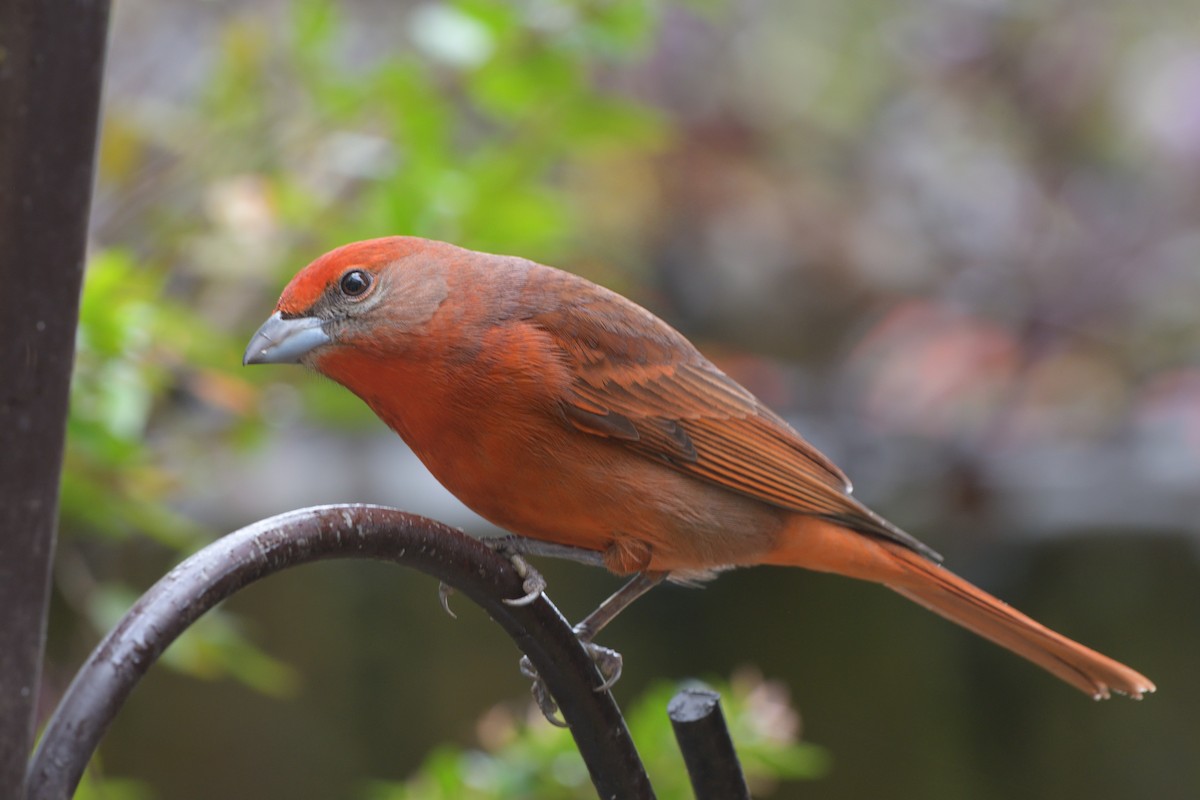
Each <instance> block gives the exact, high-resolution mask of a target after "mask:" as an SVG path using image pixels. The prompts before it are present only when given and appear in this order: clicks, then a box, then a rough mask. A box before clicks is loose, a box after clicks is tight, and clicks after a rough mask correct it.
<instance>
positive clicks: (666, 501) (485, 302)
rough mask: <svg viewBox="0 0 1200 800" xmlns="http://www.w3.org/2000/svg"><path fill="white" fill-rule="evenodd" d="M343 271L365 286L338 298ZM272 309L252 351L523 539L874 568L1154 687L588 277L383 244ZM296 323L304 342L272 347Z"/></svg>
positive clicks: (1108, 681) (705, 558)
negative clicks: (318, 388)
mask: <svg viewBox="0 0 1200 800" xmlns="http://www.w3.org/2000/svg"><path fill="white" fill-rule="evenodd" d="M353 271H361V273H362V277H363V278H364V279H365V280H366V281H367V282H369V288H367V289H366V290H365V291H362V292H361V293H357V294H355V295H353V296H349V295H348V294H347V293H346V292H345V291H343V284H342V281H343V278H344V276H346V275H347V274H348V273H350V272H353ZM346 285H347V286H348V287H349V288H351V289H353V290H357V289H358V288H359V286H360V285H361V284H359V283H358V282H357V279H356V280H355V281H354V282H352V283H349V284H346ZM277 312H278V313H277V316H278V317H281V319H276V318H272V320H271V321H268V324H267V325H264V326H263V329H262V330H261V331H260V333H259V335H258V336H256V338H255V340H254V342H252V343H251V347H250V349H249V350H248V351H247V361H248V362H269V361H283V360H289V361H290V360H300V361H301V362H302V363H305V364H307V365H308V366H310V367H312V368H313V369H315V370H317V371H318V372H321V373H323V374H325V375H327V376H328V377H330V378H332V379H333V380H335V381H337V382H338V383H341V384H342V385H343V386H345V387H346V388H348V389H350V390H351V391H353V392H354V393H355V394H357V395H358V396H359V397H361V398H362V399H363V400H364V401H365V402H366V403H367V404H368V405H369V406H370V407H371V408H372V409H373V410H374V411H375V413H376V414H378V415H379V416H380V418H381V419H383V421H384V422H385V423H387V424H388V425H389V426H390V427H391V428H392V429H393V430H395V431H396V432H397V433H399V434H400V436H401V437H403V438H404V440H405V441H406V442H407V443H408V444H409V446H410V447H412V449H413V450H414V452H416V454H417V455H418V456H419V457H420V458H421V460H422V461H423V462H424V463H425V465H426V466H427V467H428V468H429V470H430V471H431V472H432V473H433V474H434V476H436V477H437V479H438V480H439V481H441V482H442V483H443V484H444V485H445V486H446V488H448V489H449V490H450V491H451V492H453V493H454V494H455V495H456V496H457V497H458V498H459V499H461V500H462V501H463V502H464V503H465V504H466V505H468V506H469V507H471V508H472V509H474V510H475V511H477V512H478V513H479V514H481V515H482V516H484V517H486V518H487V519H489V520H491V521H492V522H494V523H496V524H497V525H499V526H501V527H503V528H506V529H508V530H511V531H513V532H514V533H518V534H521V535H524V536H529V537H532V538H536V539H542V540H545V541H550V542H556V543H559V544H565V545H570V546H573V547H577V548H583V549H587V550H593V551H597V552H600V553H602V554H603V557H604V560H605V563H606V564H607V565H608V567H609V568H610V569H611V570H613V571H614V572H618V573H631V572H639V571H656V572H657V571H663V572H669V573H672V574H673V575H674V576H676V577H679V578H685V579H686V578H697V577H705V576H708V575H710V574H712V573H714V572H716V571H719V570H721V569H723V568H727V567H730V566H748V565H754V564H780V565H787V566H797V567H806V568H808V569H814V570H820V571H823V572H833V573H839V574H843V575H848V576H850V577H854V578H859V579H862V580H868V581H874V582H877V583H881V584H884V585H887V586H889V587H891V588H893V589H895V590H896V591H897V592H899V593H900V594H903V595H904V596H906V597H909V598H910V599H912V600H914V601H916V602H918V603H921V604H922V605H925V606H926V607H928V608H930V609H931V610H933V611H935V612H937V613H939V614H942V615H943V616H945V617H947V618H949V619H951V620H953V621H955V622H957V623H959V624H961V625H963V626H965V627H967V628H969V629H971V630H973V631H975V632H976V633H979V634H980V635H982V636H985V637H987V638H989V639H991V640H992V641H995V642H997V643H998V644H1000V645H1002V646H1004V647H1007V648H1009V649H1011V650H1013V651H1014V652H1017V653H1019V654H1020V655H1023V656H1025V657H1026V658H1028V659H1030V660H1031V661H1033V662H1035V663H1037V664H1039V665H1040V666H1042V667H1044V668H1045V669H1047V670H1049V671H1050V672H1052V673H1053V674H1055V675H1057V676H1058V677H1060V678H1062V679H1063V680H1065V681H1067V682H1069V683H1071V684H1072V685H1074V686H1076V687H1078V688H1080V689H1082V690H1083V691H1085V692H1088V693H1089V694H1092V695H1094V696H1096V697H1106V696H1108V692H1109V690H1110V689H1111V690H1115V691H1118V692H1122V693H1124V694H1129V695H1131V696H1134V697H1141V695H1142V694H1143V693H1144V692H1149V691H1153V690H1154V684H1153V683H1151V682H1150V681H1149V680H1148V679H1147V678H1145V677H1144V676H1142V675H1140V674H1138V673H1137V672H1135V671H1134V670H1132V669H1129V668H1128V667H1125V666H1123V665H1121V664H1118V663H1117V662H1115V661H1113V660H1111V659H1109V658H1106V657H1105V656H1102V655H1100V654H1099V653H1096V652H1094V651H1092V650H1089V649H1088V648H1085V647H1083V646H1082V645H1079V644H1077V643H1075V642H1072V641H1070V640H1069V639H1066V638H1064V637H1062V636H1059V635H1058V634H1056V633H1053V632H1052V631H1049V630H1048V629H1046V628H1044V627H1042V626H1041V625H1039V624H1038V623H1036V622H1034V621H1033V620H1031V619H1029V618H1028V617H1026V616H1024V615H1022V614H1020V613H1019V612H1017V611H1015V610H1013V609H1010V608H1009V607H1008V606H1007V605H1005V604H1004V603H1002V602H1000V601H999V600H997V599H995V598H993V597H991V596H990V595H988V594H986V593H985V592H983V591H981V590H980V589H978V588H976V587H974V586H972V585H971V584H969V583H967V582H966V581H964V580H962V579H961V578H958V577H957V576H955V575H953V574H952V573H950V572H949V571H948V570H946V569H944V568H942V567H940V566H938V564H937V563H936V562H937V561H939V560H940V558H939V557H938V556H937V554H936V553H934V552H933V551H932V550H930V549H929V548H927V547H926V546H925V545H923V544H921V543H920V542H918V541H917V540H916V539H914V538H913V537H911V536H909V535H908V534H906V533H904V532H903V531H901V530H900V529H898V528H896V527H895V526H894V525H892V524H891V523H889V522H887V521H886V520H884V519H882V518H881V517H879V516H878V515H876V514H874V513H873V512H871V511H870V510H869V509H867V508H866V507H865V506H863V505H862V504H860V503H859V502H858V501H856V500H854V499H853V497H851V495H850V486H849V483H848V481H847V480H846V477H845V475H843V473H842V472H841V470H839V469H838V468H837V467H836V466H835V465H834V464H833V463H832V462H830V461H829V460H828V459H827V458H825V456H823V455H822V454H821V453H819V452H818V451H817V450H816V449H815V448H813V447H812V446H811V445H810V444H808V443H807V442H806V441H804V439H802V438H801V437H800V436H799V434H797V433H796V432H795V431H794V430H793V429H792V428H791V427H790V426H788V424H787V423H786V422H784V421H783V420H782V419H781V418H780V417H778V416H777V415H776V414H774V413H773V412H771V411H770V410H769V409H767V408H766V407H765V406H763V405H762V403H760V402H759V401H758V400H757V399H756V398H755V397H754V396H753V395H752V394H750V392H748V391H746V390H745V389H744V388H742V387H741V386H739V385H738V384H737V383H736V382H734V381H733V380H732V379H730V378H729V377H728V376H726V375H725V374H724V373H722V372H721V371H720V370H718V369H717V368H716V367H715V366H713V364H712V363H711V362H709V361H708V360H707V359H706V358H705V357H704V356H703V355H701V354H700V353H699V352H698V351H697V350H696V349H695V348H694V347H693V346H692V345H691V343H690V342H688V341H687V340H686V339H685V338H684V337H683V336H682V335H681V334H679V333H678V332H677V331H675V330H674V329H672V328H671V327H669V326H668V325H666V324H665V323H664V322H662V321H661V320H659V319H658V318H657V317H655V316H654V315H652V314H651V313H650V312H648V311H646V310H645V309H643V308H641V307H640V306H638V305H636V304H634V303H632V302H630V301H629V300H626V299H625V298H623V297H621V296H619V295H617V294H615V293H613V292H610V291H608V290H606V289H603V288H601V287H599V286H596V285H594V284H592V283H590V282H588V281H586V280H584V279H582V278H579V277H577V276H575V275H571V274H569V273H566V272H562V271H559V270H556V269H552V268H550V267H545V266H542V265H539V264H535V263H533V262H530V261H526V260H524V259H519V258H511V257H502V256H494V255H486V254H482V253H475V252H472V251H469V250H464V249H461V248H458V247H455V246H453V245H449V244H444V243H441V242H433V241H427V240H423V239H417V238H411V237H393V238H387V239H375V240H371V241H366V242H357V243H354V244H350V245H347V246H345V247H342V248H339V249H337V250H334V251H332V252H330V253H327V254H325V255H324V256H322V257H320V258H318V259H317V260H316V261H314V262H313V263H312V264H310V265H309V266H308V267H306V268H305V269H304V270H302V271H301V272H300V273H299V274H298V275H297V276H296V277H295V278H294V279H293V280H292V282H291V283H290V284H289V285H288V286H287V288H286V289H285V290H284V292H283V295H282V297H281V298H280V301H279V305H278V306H277ZM316 325H319V330H313V327H314V326H316ZM296 328H303V329H304V330H305V331H306V333H305V336H306V337H310V338H305V339H304V340H303V343H302V346H300V345H296V344H295V341H293V342H292V345H291V346H289V347H288V348H278V350H279V351H286V354H287V357H286V358H285V357H283V356H282V355H278V354H277V351H276V350H272V348H276V347H277V345H278V344H279V343H280V342H281V341H282V339H281V337H291V336H292V331H293V330H294V329H296ZM256 348H257V349H256Z"/></svg>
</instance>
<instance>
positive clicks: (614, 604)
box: [575, 572, 667, 643]
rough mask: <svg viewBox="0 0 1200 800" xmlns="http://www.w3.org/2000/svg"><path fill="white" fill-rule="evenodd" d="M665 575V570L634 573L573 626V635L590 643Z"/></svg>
mask: <svg viewBox="0 0 1200 800" xmlns="http://www.w3.org/2000/svg"><path fill="white" fill-rule="evenodd" d="M666 577H667V573H665V572H639V573H638V574H637V575H634V576H633V578H632V579H630V581H629V582H628V583H626V584H625V585H624V586H622V587H621V588H620V589H617V591H615V592H613V593H612V595H610V596H609V598H608V599H607V600H605V601H604V602H603V603H601V604H600V605H599V606H597V607H596V610H595V611H593V612H592V613H590V614H588V615H587V616H586V617H584V619H583V621H582V622H580V623H579V624H578V625H576V626H575V635H576V636H578V637H579V641H581V642H587V643H590V642H591V641H592V639H594V638H595V637H596V634H598V633H599V632H600V631H602V630H604V628H605V626H607V625H608V623H610V622H612V621H613V620H614V619H616V618H617V615H618V614H620V613H621V612H622V611H624V610H625V609H626V608H628V607H629V606H630V605H631V604H632V603H633V601H634V600H637V599H638V598H639V597H641V596H642V595H644V594H645V593H646V592H648V591H650V590H651V589H653V588H654V587H655V586H658V585H659V584H660V583H662V582H663V580H664V579H666Z"/></svg>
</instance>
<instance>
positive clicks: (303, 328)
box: [242, 311, 332, 365]
mask: <svg viewBox="0 0 1200 800" xmlns="http://www.w3.org/2000/svg"><path fill="white" fill-rule="evenodd" d="M324 322H325V321H324V320H322V319H320V318H318V317H295V318H294V319H284V318H283V317H282V316H281V315H280V313H279V312H278V311H276V312H275V313H274V314H272V315H271V316H270V317H269V318H268V319H267V321H266V322H264V323H263V324H262V327H261V328H259V329H258V331H257V332H256V333H255V334H254V337H253V338H252V339H250V344H249V345H248V346H247V347H246V354H245V355H244V356H242V364H243V365H245V364H298V363H300V359H301V358H303V357H304V356H305V355H307V354H308V353H311V352H312V351H313V350H315V349H316V348H318V347H320V346H321V345H323V344H328V343H329V342H330V341H332V340H331V339H330V338H329V334H327V333H325V331H324V329H323V328H322V327H321V326H322V325H323V324H324Z"/></svg>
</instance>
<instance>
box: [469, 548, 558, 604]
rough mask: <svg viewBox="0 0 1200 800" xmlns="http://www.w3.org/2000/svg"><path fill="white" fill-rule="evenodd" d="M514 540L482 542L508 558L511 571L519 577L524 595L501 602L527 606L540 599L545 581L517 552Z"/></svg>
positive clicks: (544, 589) (544, 588)
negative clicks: (511, 566)
mask: <svg viewBox="0 0 1200 800" xmlns="http://www.w3.org/2000/svg"><path fill="white" fill-rule="evenodd" d="M515 539H516V537H508V536H506V537H504V538H500V539H494V540H488V539H484V540H483V542H484V544H486V545H487V546H488V547H490V548H492V550H494V551H495V552H497V553H499V554H500V555H502V556H505V557H506V558H508V561H509V563H510V564H512V565H513V569H515V570H516V571H517V574H518V575H520V576H521V581H522V583H521V588H522V589H523V590H524V592H525V594H523V595H521V596H520V597H514V598H512V599H507V598H505V599H504V601H503V602H504V603H505V604H506V605H510V606H527V605H529V604H530V603H532V602H533V601H535V600H537V599H538V598H539V597H541V596H542V593H543V592H545V591H546V579H545V578H544V577H543V576H542V573H540V572H538V571H537V570H536V569H534V567H533V565H532V564H530V563H529V562H528V561H526V560H525V557H524V556H523V555H521V553H520V552H519V551H518V550H517V545H516V544H515V541H514V540H515Z"/></svg>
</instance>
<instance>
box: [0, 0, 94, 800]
mask: <svg viewBox="0 0 1200 800" xmlns="http://www.w3.org/2000/svg"><path fill="white" fill-rule="evenodd" d="M108 8H109V3H108V0H58V1H57V2H45V0H0V797H18V796H20V792H21V782H22V779H23V777H24V772H25V761H26V759H27V758H28V755H29V750H30V744H31V741H32V738H33V730H34V722H35V720H34V714H35V711H36V705H37V695H38V676H39V673H40V671H41V663H42V654H43V649H44V643H45V630H46V603H47V598H48V596H49V582H50V560H51V556H52V554H53V552H54V529H55V525H56V523H57V510H58V487H59V472H60V470H61V468H62V450H63V438H64V434H65V429H66V417H67V395H68V389H69V386H70V379H71V366H72V362H73V360H74V353H75V327H76V324H77V322H78V316H79V290H80V284H81V282H82V277H83V262H84V251H85V245H86V242H87V220H88V209H89V205H90V201H91V194H92V174H93V164H94V161H95V149H96V133H97V120H98V116H99V109H100V87H101V81H102V75H103V62H104V46H105V39H106V36H107V30H108Z"/></svg>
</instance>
